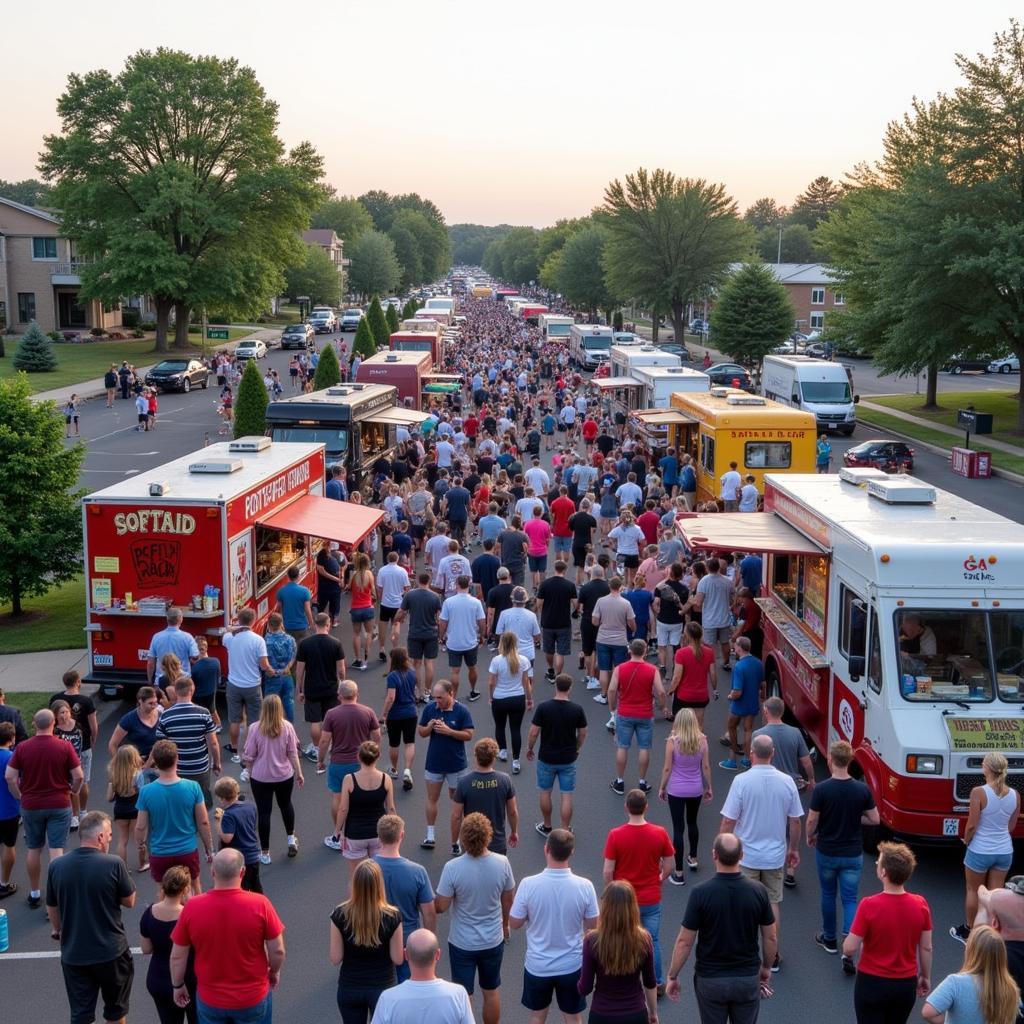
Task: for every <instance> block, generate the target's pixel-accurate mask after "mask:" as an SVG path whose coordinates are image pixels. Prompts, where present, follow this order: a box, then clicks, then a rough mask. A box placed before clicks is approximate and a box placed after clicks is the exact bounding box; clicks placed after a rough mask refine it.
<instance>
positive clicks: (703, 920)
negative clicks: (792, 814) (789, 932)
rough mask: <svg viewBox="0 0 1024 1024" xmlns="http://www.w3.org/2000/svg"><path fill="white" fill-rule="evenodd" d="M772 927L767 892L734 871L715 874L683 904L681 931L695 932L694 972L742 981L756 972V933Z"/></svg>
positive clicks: (758, 956) (758, 944) (772, 914)
mask: <svg viewBox="0 0 1024 1024" xmlns="http://www.w3.org/2000/svg"><path fill="white" fill-rule="evenodd" d="M774 923H775V911H774V910H773V909H772V905H771V903H770V902H769V900H768V890H767V889H765V887H764V886H763V885H762V884H761V883H760V882H755V881H753V879H750V878H746V877H744V876H743V875H742V874H740V873H739V872H735V873H734V872H725V871H720V872H718V873H717V874H716V875H715V877H714V878H712V879H710V880H709V881H707V882H702V883H701V884H700V885H698V886H697V887H696V888H695V889H694V890H693V892H692V893H690V898H689V899H688V900H687V901H686V911H685V913H684V914H683V927H684V928H687V929H689V930H690V931H693V932H696V933H697V963H696V967H695V973H696V974H697V975H699V976H700V977H702V978H743V977H749V976H751V975H757V973H758V971H759V970H760V968H761V942H760V933H761V929H762V928H764V927H767V926H769V925H771V924H774Z"/></svg>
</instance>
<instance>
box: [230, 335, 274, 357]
mask: <svg viewBox="0 0 1024 1024" xmlns="http://www.w3.org/2000/svg"><path fill="white" fill-rule="evenodd" d="M235 358H236V359H266V358H267V346H266V344H265V343H264V342H262V341H260V340H259V338H248V339H246V340H245V341H240V342H239V343H238V344H237V345H236V346H235Z"/></svg>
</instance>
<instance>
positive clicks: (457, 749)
mask: <svg viewBox="0 0 1024 1024" xmlns="http://www.w3.org/2000/svg"><path fill="white" fill-rule="evenodd" d="M435 718H440V719H441V720H442V721H443V722H444V724H445V725H447V726H448V728H449V729H455V730H456V731H458V732H461V731H462V730H463V729H472V728H473V717H472V715H470V713H469V709H468V708H467V707H466V705H465V704H460V703H459V702H458V701H455V703H454V704H452V706H451V707H450V708H449V709H448V710H447V711H442V710H441V708H440V707H438V704H437V701H433V700H432V701H431V702H430V703H429V704H427V706H426V707H425V708H424V709H423V713H422V714H421V715H420V725H426V724H427V723H428V722H432V721H433V720H434V719H435ZM425 768H426V770H427V771H428V772H433V773H434V774H435V775H450V774H457V773H458V772H464V771H465V770H466V744H465V741H463V740H457V739H455V738H454V737H452V736H443V735H442V734H441V733H439V732H432V733H431V734H430V740H429V742H428V743H427V760H426V765H425Z"/></svg>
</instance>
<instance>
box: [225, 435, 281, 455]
mask: <svg viewBox="0 0 1024 1024" xmlns="http://www.w3.org/2000/svg"><path fill="white" fill-rule="evenodd" d="M270 444H271V441H270V438H269V437H266V436H265V435H263V434H247V435H246V436H245V437H236V438H235V439H234V441H229V442H228V451H229V452H265V451H266V450H267V449H268V448H269V447H270Z"/></svg>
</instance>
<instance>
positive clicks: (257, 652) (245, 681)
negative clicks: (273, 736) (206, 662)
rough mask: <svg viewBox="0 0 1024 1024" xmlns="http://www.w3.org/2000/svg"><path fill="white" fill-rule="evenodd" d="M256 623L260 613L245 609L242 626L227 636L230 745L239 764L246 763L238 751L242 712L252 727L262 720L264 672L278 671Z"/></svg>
mask: <svg viewBox="0 0 1024 1024" xmlns="http://www.w3.org/2000/svg"><path fill="white" fill-rule="evenodd" d="M255 621H256V613H255V612H254V611H253V610H252V609H251V608H243V609H242V610H241V611H240V612H239V613H238V625H237V626H232V627H231V632H230V633H227V634H225V636H224V648H225V650H226V651H227V652H228V722H230V726H229V729H230V735H231V742H230V743H228V744H227V745H226V746H227V749H228V751H229V752H230V753H231V760H232V761H233V762H234V763H235V764H240V763H241V760H242V757H241V755H240V754H239V752H238V734H239V730H240V726H241V724H242V709H243V708H245V717H246V723H247V725H248V726H252V725H255V724H256V722H258V721H259V717H260V704H261V703H262V702H263V694H262V691H261V689H260V684H261V683H262V681H263V673H264V672H273V671H274V670H273V668H271V666H270V661H269V660H268V659H267V642H266V641H265V640H264V639H263V637H261V636H260V635H259V633H254V632H253V629H252V624H253V623H254V622H255Z"/></svg>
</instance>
